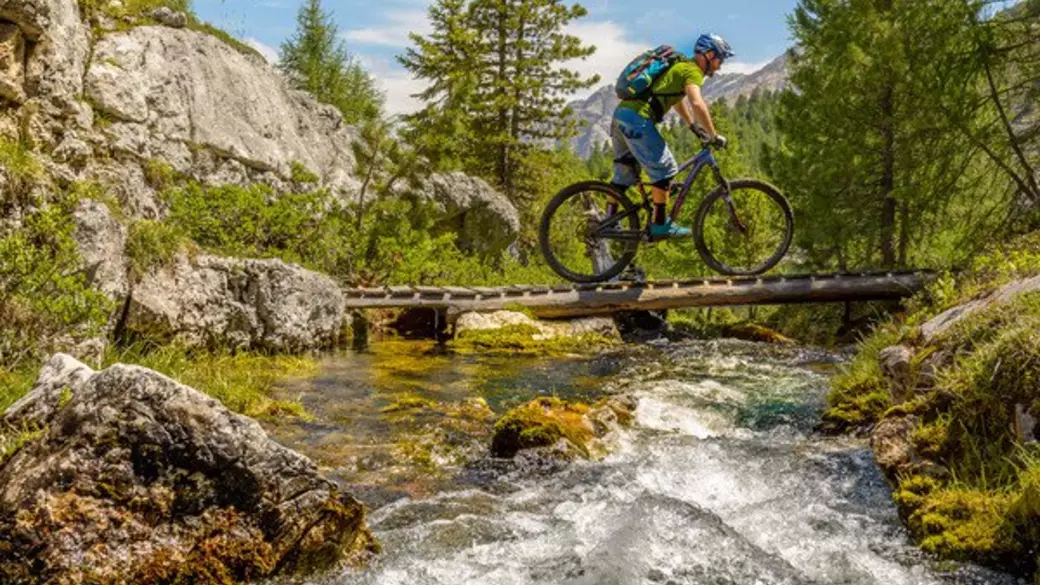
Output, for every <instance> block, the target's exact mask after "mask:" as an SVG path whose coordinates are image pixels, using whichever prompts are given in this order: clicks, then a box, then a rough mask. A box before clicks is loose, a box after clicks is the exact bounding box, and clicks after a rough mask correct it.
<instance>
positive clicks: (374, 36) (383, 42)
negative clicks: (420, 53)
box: [343, 10, 433, 47]
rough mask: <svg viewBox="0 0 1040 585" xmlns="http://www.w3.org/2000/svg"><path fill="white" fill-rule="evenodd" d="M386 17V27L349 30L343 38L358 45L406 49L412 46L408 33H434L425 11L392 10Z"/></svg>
mask: <svg viewBox="0 0 1040 585" xmlns="http://www.w3.org/2000/svg"><path fill="white" fill-rule="evenodd" d="M385 16H386V19H387V20H388V21H389V22H388V23H387V25H386V26H378V27H370V28H356V29H352V30H348V31H346V32H344V33H343V38H344V39H346V41H347V42H348V43H354V44H356V45H379V46H384V47H406V46H408V45H409V44H410V43H409V40H408V33H411V32H414V33H417V34H420V35H428V34H430V33H431V32H433V27H432V25H431V24H430V21H429V19H428V18H427V16H426V11H425V10H391V11H388V12H387V13H386V14H385Z"/></svg>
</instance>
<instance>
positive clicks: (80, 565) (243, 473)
mask: <svg viewBox="0 0 1040 585" xmlns="http://www.w3.org/2000/svg"><path fill="white" fill-rule="evenodd" d="M0 423H2V424H0V431H2V432H3V433H5V434H11V433H12V431H13V432H19V431H21V430H31V434H30V435H29V436H28V438H27V439H26V440H24V444H23V445H22V446H21V447H20V448H16V449H15V450H14V452H13V454H12V455H10V456H9V457H7V458H6V460H3V461H0V534H3V535H4V539H3V540H4V545H3V546H0V581H2V582H4V583H31V584H35V583H69V584H80V583H83V584H85V583H99V582H103V583H154V582H160V581H161V582H170V583H172V582H183V583H190V582H197V581H199V580H202V579H203V578H204V577H205V576H206V575H214V574H227V575H228V576H229V578H230V579H232V580H234V581H236V582H238V581H247V580H255V579H258V578H263V577H266V576H270V575H273V574H292V573H296V572H309V571H312V570H317V569H322V568H327V567H329V566H331V565H334V564H335V563H336V562H338V561H340V560H342V559H344V557H348V556H351V555H355V554H359V553H363V552H364V551H366V550H370V549H372V548H373V546H374V543H373V539H372V537H371V535H370V533H369V532H368V530H367V528H366V526H365V514H364V509H363V507H362V505H361V504H360V502H358V501H357V500H356V499H354V498H353V497H352V496H350V495H349V494H345V493H341V492H340V491H339V490H338V489H337V488H336V486H335V485H334V484H333V483H332V482H330V481H328V480H326V479H324V478H322V477H321V476H319V475H318V473H317V469H316V467H315V465H314V464H313V463H312V462H311V461H310V460H308V459H307V458H305V457H304V456H302V455H300V454H298V453H296V452H293V451H290V450H288V449H286V448H284V447H282V446H280V445H278V444H277V443H275V442H274V441H272V440H270V439H269V438H268V437H267V435H266V434H265V433H264V431H263V430H262V429H261V428H260V426H259V425H258V424H257V423H256V422H255V421H252V420H250V419H248V418H245V417H242V416H239V415H236V414H234V413H231V412H230V411H228V410H227V409H225V408H224V407H223V406H221V405H220V404H219V403H218V402H216V401H215V400H213V399H211V398H209V397H207V396H204V395H203V394H201V393H199V392H197V391H195V390H193V389H191V388H188V387H186V386H183V385H181V384H178V383H177V382H175V381H173V380H170V379H169V378H166V377H164V376H162V375H160V374H157V373H155V372H152V371H150V370H147V369H144V368H140V367H136V366H124V365H116V366H112V367H110V368H108V369H106V370H104V371H101V372H94V371H93V370H91V369H90V368H88V367H86V366H85V365H83V364H81V363H79V362H77V361H75V360H74V359H72V358H71V357H68V356H64V355H60V354H59V355H56V356H54V357H52V358H51V360H50V361H49V362H48V363H47V364H46V365H45V366H44V368H43V370H42V371H41V373H40V377H39V379H38V381H37V384H36V386H35V388H34V389H33V390H32V392H31V393H30V394H28V395H27V396H26V397H24V398H23V399H22V400H20V401H18V402H17V403H15V404H14V405H12V406H11V408H9V409H8V410H7V412H6V413H4V415H3V417H2V419H0ZM24 438H25V437H23V439H24ZM207 582H208V581H207Z"/></svg>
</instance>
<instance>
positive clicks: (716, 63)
mask: <svg viewBox="0 0 1040 585" xmlns="http://www.w3.org/2000/svg"><path fill="white" fill-rule="evenodd" d="M705 57H706V58H707V59H708V77H711V76H712V75H715V73H717V72H718V70H719V69H721V68H722V62H723V60H724V59H723V58H722V57H719V56H718V55H716V54H715V51H708V53H707V54H706V55H705Z"/></svg>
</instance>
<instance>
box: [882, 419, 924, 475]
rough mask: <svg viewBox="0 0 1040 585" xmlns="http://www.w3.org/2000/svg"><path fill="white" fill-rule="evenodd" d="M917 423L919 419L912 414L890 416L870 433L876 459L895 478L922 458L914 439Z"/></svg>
mask: <svg viewBox="0 0 1040 585" xmlns="http://www.w3.org/2000/svg"><path fill="white" fill-rule="evenodd" d="M916 425H917V419H916V418H915V417H912V416H907V417H899V418H888V419H885V420H883V421H881V422H880V423H878V425H877V426H876V427H874V430H873V431H872V432H871V434H870V447H871V449H872V450H873V451H874V460H875V461H877V464H878V467H880V468H881V470H882V471H884V472H885V474H886V475H887V476H888V477H890V478H893V480H894V479H895V478H897V477H898V476H899V475H900V474H901V473H904V472H906V471H908V470H909V469H910V468H911V467H912V466H913V465H914V464H916V463H918V462H920V460H921V459H920V457H919V456H918V454H917V449H916V448H915V447H914V444H913V439H912V435H913V431H914V428H915V427H916Z"/></svg>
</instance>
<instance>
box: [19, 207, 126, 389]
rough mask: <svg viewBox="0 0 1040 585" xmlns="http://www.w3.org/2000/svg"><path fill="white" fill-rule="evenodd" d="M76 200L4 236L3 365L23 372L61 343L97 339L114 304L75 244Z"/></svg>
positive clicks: (36, 213)
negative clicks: (90, 277)
mask: <svg viewBox="0 0 1040 585" xmlns="http://www.w3.org/2000/svg"><path fill="white" fill-rule="evenodd" d="M77 201H78V200H77V199H76V198H74V197H71V196H67V195H65V196H60V197H58V198H57V199H56V201H54V202H52V203H49V204H44V205H41V206H39V207H37V208H35V209H34V210H32V211H29V212H27V213H26V215H25V216H24V220H23V222H22V224H21V226H20V227H18V228H15V229H12V230H10V231H8V232H6V233H5V234H4V235H3V236H2V237H0V330H2V334H0V364H4V367H6V368H8V369H12V370H18V369H19V368H21V367H22V366H23V365H24V364H26V363H28V362H31V361H32V360H34V359H37V358H39V357H40V354H41V352H46V351H48V348H51V347H52V346H53V345H54V344H55V343H56V342H58V341H59V339H62V338H64V339H67V340H73V341H74V340H78V339H86V338H90V337H94V336H96V335H98V333H99V332H100V331H101V329H102V327H103V325H104V324H105V322H106V320H107V318H108V314H109V311H110V309H111V304H110V302H109V301H108V299H107V298H106V297H105V296H104V295H103V294H102V293H100V292H98V291H96V290H94V289H93V288H92V287H91V286H90V285H89V284H88V283H87V279H86V276H85V274H84V273H83V271H82V269H81V267H80V257H79V252H78V250H77V247H76V243H75V241H74V240H73V237H72V236H73V230H74V229H75V222H74V221H73V220H72V213H73V210H74V209H75V205H76V203H77Z"/></svg>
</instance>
